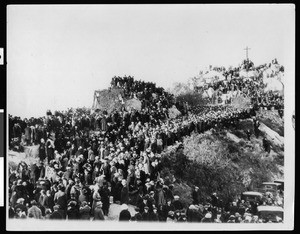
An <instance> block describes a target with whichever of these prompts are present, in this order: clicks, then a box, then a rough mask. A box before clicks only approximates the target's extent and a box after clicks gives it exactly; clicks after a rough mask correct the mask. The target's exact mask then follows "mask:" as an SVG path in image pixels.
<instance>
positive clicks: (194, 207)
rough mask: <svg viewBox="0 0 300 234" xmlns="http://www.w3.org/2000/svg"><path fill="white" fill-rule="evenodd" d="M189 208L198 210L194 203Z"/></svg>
mask: <svg viewBox="0 0 300 234" xmlns="http://www.w3.org/2000/svg"><path fill="white" fill-rule="evenodd" d="M189 209H190V210H197V208H196V206H195V205H193V204H192V205H190V206H189Z"/></svg>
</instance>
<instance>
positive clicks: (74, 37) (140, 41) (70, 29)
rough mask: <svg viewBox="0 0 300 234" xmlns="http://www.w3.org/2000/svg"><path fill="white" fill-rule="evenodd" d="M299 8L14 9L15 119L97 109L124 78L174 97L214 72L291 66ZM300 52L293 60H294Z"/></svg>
mask: <svg viewBox="0 0 300 234" xmlns="http://www.w3.org/2000/svg"><path fill="white" fill-rule="evenodd" d="M294 11H295V10H294V6H292V5H278V4H277V5H86V6H84V5H77V6H76V5H59V6H55V5H51V6H50V5H48V6H47V5H15V6H14V5H11V6H8V9H7V15H8V18H7V41H8V44H7V70H8V72H7V106H8V107H7V109H8V113H10V114H13V115H17V116H21V117H31V116H35V117H39V116H43V115H45V112H46V110H47V109H51V110H52V111H54V110H64V109H67V108H68V107H82V106H86V107H91V105H92V101H93V94H94V90H96V89H105V88H108V86H109V83H110V81H111V78H112V77H113V76H114V75H119V76H123V75H132V76H134V77H135V78H136V79H142V80H145V81H151V82H156V83H157V85H158V86H162V87H164V88H168V87H170V86H171V85H172V84H173V83H174V82H185V81H187V79H188V78H190V77H193V76H195V75H197V74H198V73H199V71H200V70H201V69H202V68H205V67H207V66H208V65H210V64H212V65H216V66H225V67H228V66H229V65H233V66H237V65H238V64H239V63H241V61H242V59H244V58H245V50H244V48H245V47H246V46H248V47H250V48H251V50H249V57H250V59H251V60H252V61H253V62H254V63H255V65H259V64H263V63H269V62H271V60H272V59H274V58H277V59H278V62H279V63H280V64H283V65H287V64H286V63H287V62H290V54H291V50H290V48H291V47H290V44H291V42H293V40H291V39H292V37H293V35H294V34H293V32H294V31H293V30H294V28H293V27H291V26H293V25H294ZM292 52H293V51H292Z"/></svg>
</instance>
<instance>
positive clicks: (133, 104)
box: [125, 98, 142, 111]
mask: <svg viewBox="0 0 300 234" xmlns="http://www.w3.org/2000/svg"><path fill="white" fill-rule="evenodd" d="M125 108H126V110H131V109H135V110H138V111H140V110H141V109H142V103H141V101H140V100H138V99H136V98H132V99H129V100H127V101H125Z"/></svg>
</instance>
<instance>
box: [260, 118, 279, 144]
mask: <svg viewBox="0 0 300 234" xmlns="http://www.w3.org/2000/svg"><path fill="white" fill-rule="evenodd" d="M259 130H260V131H262V132H263V133H265V135H266V138H267V139H268V140H269V141H272V142H273V143H274V144H275V145H277V146H279V147H283V146H284V137H282V136H280V135H279V134H278V133H277V132H275V131H273V130H272V129H271V128H269V127H268V126H266V125H265V124H264V123H262V122H260V126H259Z"/></svg>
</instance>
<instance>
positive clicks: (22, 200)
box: [17, 197, 25, 204]
mask: <svg viewBox="0 0 300 234" xmlns="http://www.w3.org/2000/svg"><path fill="white" fill-rule="evenodd" d="M24 201H25V199H24V198H22V197H21V198H19V199H18V200H17V203H18V204H20V203H23V202H24Z"/></svg>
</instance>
